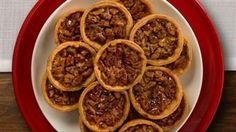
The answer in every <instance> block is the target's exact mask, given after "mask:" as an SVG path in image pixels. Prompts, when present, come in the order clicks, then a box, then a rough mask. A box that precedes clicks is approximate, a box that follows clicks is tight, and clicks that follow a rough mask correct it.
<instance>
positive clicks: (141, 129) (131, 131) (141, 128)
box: [124, 124, 158, 132]
mask: <svg viewBox="0 0 236 132" xmlns="http://www.w3.org/2000/svg"><path fill="white" fill-rule="evenodd" d="M124 132H158V130H157V129H156V128H154V127H153V126H151V125H146V124H139V125H135V126H131V127H129V128H128V129H127V130H125V131H124Z"/></svg>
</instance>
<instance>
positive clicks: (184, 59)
mask: <svg viewBox="0 0 236 132" xmlns="http://www.w3.org/2000/svg"><path fill="white" fill-rule="evenodd" d="M186 43H187V42H185V43H184V45H183V50H182V52H181V55H180V57H179V58H178V59H177V60H176V61H175V62H173V63H170V64H168V65H166V66H165V67H167V68H169V69H171V70H175V69H185V68H186V66H187V65H188V61H189V59H190V58H189V55H188V46H187V44H186Z"/></svg>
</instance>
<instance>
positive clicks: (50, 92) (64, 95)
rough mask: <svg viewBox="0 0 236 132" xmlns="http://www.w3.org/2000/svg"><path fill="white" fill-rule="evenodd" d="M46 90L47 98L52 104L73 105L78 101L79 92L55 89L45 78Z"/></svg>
mask: <svg viewBox="0 0 236 132" xmlns="http://www.w3.org/2000/svg"><path fill="white" fill-rule="evenodd" d="M46 92H47V96H48V98H49V99H50V100H51V102H52V103H53V104H57V105H61V106H67V105H74V104H76V103H78V101H79V97H80V94H81V92H80V91H75V92H64V91H61V90H58V89H56V88H55V87H54V86H53V85H52V84H51V83H50V82H49V80H48V79H47V82H46Z"/></svg>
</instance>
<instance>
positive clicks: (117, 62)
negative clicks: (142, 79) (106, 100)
mask: <svg viewBox="0 0 236 132" xmlns="http://www.w3.org/2000/svg"><path fill="white" fill-rule="evenodd" d="M98 67H99V70H100V71H101V78H102V80H103V81H104V82H105V83H106V84H108V85H111V86H125V85H129V84H131V83H133V82H134V80H135V79H136V78H137V76H138V75H139V74H140V73H141V68H142V63H141V57H140V53H138V52H137V51H135V50H134V49H132V48H130V47H128V46H127V45H124V44H116V45H115V46H109V47H108V48H107V49H105V50H104V52H103V53H102V55H101V57H100V59H99V63H98Z"/></svg>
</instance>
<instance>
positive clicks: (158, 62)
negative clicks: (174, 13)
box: [130, 14, 183, 66]
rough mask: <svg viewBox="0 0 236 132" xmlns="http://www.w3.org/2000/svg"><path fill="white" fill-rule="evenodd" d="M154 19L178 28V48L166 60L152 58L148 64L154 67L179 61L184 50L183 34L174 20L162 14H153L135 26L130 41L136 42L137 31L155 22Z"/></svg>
mask: <svg viewBox="0 0 236 132" xmlns="http://www.w3.org/2000/svg"><path fill="white" fill-rule="evenodd" d="M154 19H160V20H165V21H167V22H170V23H171V24H173V25H174V26H175V27H176V28H177V29H176V31H177V47H176V48H175V50H174V53H173V55H171V56H169V57H168V58H166V59H151V58H148V57H147V59H148V64H150V65H154V66H161V65H166V64H169V63H172V62H174V61H175V60H176V59H178V57H179V56H180V54H181V51H182V48H183V34H182V31H181V29H180V26H179V24H178V23H177V22H176V21H175V20H174V19H172V18H170V17H168V16H164V15H160V14H152V15H149V16H146V17H144V18H143V19H141V20H140V21H139V22H138V23H136V24H135V25H134V27H133V29H132V30H131V33H130V40H131V41H134V42H135V34H136V33H137V31H138V30H139V29H140V28H142V27H143V26H144V25H146V24H147V23H148V22H150V21H151V20H154Z"/></svg>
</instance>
